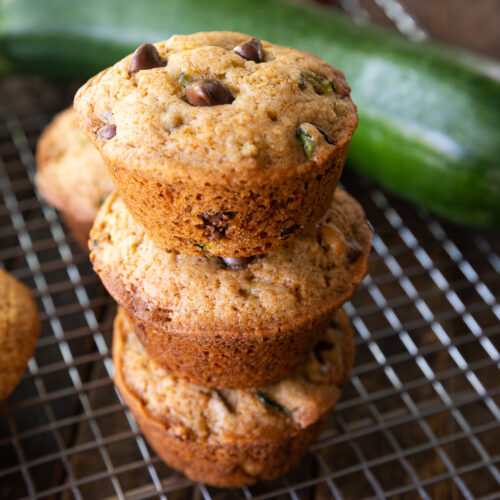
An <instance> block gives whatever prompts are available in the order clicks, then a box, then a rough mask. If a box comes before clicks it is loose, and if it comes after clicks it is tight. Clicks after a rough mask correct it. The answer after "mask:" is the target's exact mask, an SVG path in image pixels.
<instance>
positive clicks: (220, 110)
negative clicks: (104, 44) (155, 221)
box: [75, 32, 357, 184]
mask: <svg viewBox="0 0 500 500" xmlns="http://www.w3.org/2000/svg"><path fill="white" fill-rule="evenodd" d="M248 38H249V37H248V35H244V34H241V33H233V32H205V33H196V34H193V35H182V36H181V35H175V36H173V37H171V38H170V39H169V40H166V41H164V42H159V43H156V44H155V47H156V49H157V51H158V53H159V56H160V57H161V59H162V60H163V61H166V62H167V64H166V65H165V66H161V67H156V68H152V69H148V70H143V71H139V72H137V73H134V74H132V75H131V74H129V67H130V64H131V60H132V57H133V55H129V56H127V57H125V58H124V59H122V60H121V61H119V62H118V63H116V64H115V65H114V66H112V67H111V68H108V69H106V70H104V71H103V72H101V73H99V74H98V75H96V76H95V77H94V78H92V79H91V80H90V81H89V82H88V83H87V84H85V85H84V86H83V87H82V88H81V89H80V90H79V92H78V94H77V95H76V97H75V109H76V110H77V112H78V114H79V117H80V124H81V126H82V130H83V131H84V133H85V134H86V135H87V137H89V139H90V140H91V141H92V142H93V143H94V144H95V145H96V146H97V147H98V148H99V149H100V150H101V151H102V154H103V156H104V158H105V159H106V160H107V161H108V163H109V165H111V166H112V165H115V164H116V165H126V166H127V168H128V169H130V170H132V171H133V170H140V171H143V172H153V173H154V176H159V177H161V178H162V179H163V180H166V181H169V182H171V181H173V180H176V179H179V178H181V179H182V180H183V181H184V182H189V180H192V181H194V180H196V181H197V182H199V181H200V180H201V181H202V182H205V181H207V182H212V183H216V184H226V183H229V184H235V183H236V184H237V183H245V182H247V181H251V182H252V183H258V182H266V181H267V182H273V181H274V180H281V181H283V180H285V179H287V178H289V177H290V176H295V175H297V174H299V173H300V172H303V171H305V170H308V169H309V168H310V166H311V164H314V163H317V164H323V163H326V161H327V158H328V157H329V156H332V155H333V153H334V151H335V149H336V148H337V147H339V146H340V147H341V146H342V145H344V144H345V143H346V142H348V141H349V140H350V138H351V136H352V133H353V131H354V129H355V127H356V125H357V116H356V112H355V106H354V105H353V104H352V101H351V100H350V98H349V91H350V89H349V87H348V85H347V84H346V82H345V80H344V77H343V74H342V73H341V72H340V71H338V70H336V69H334V68H332V67H331V66H330V65H329V64H327V63H325V62H324V61H321V60H320V59H318V58H317V57H316V56H314V55H312V54H309V53H306V52H302V51H299V50H295V49H291V48H288V47H281V46H278V45H274V44H271V43H268V42H265V41H263V42H262V44H263V48H264V61H263V62H261V63H256V62H254V61H248V60H246V59H244V58H242V57H240V56H239V55H238V54H236V53H235V52H234V51H233V49H234V47H235V46H237V45H238V44H240V43H242V42H244V41H246V40H248ZM304 74H306V75H309V74H313V75H315V78H317V77H318V76H319V77H320V78H323V79H326V80H327V81H330V82H333V86H334V89H333V91H331V92H323V93H318V91H317V89H316V90H315V84H314V80H312V81H311V79H310V78H307V76H306V78H305V79H304ZM207 78H209V79H215V80H217V81H219V82H221V83H223V84H224V85H226V86H227V87H228V88H229V89H230V90H231V92H232V94H233V96H234V101H233V102H232V103H231V104H224V105H216V106H205V107H197V106H192V105H190V104H189V103H188V102H186V100H185V97H186V88H187V86H188V85H189V84H190V83H192V82H193V81H199V80H201V79H207ZM304 123H312V124H313V125H316V126H318V127H320V128H321V129H322V130H323V131H324V132H325V133H326V135H327V136H328V138H329V141H326V140H320V139H321V137H320V136H318V137H317V139H318V145H317V149H316V151H315V158H314V159H313V158H309V159H308V158H306V156H305V155H304V152H303V150H302V149H301V147H300V144H299V141H298V140H297V129H298V127H299V126H300V125H301V124H304ZM109 125H113V126H114V127H115V128H116V135H114V136H113V137H111V138H109V139H107V138H105V139H103V134H102V128H103V127H105V126H109ZM105 136H106V137H109V136H108V135H106V134H105ZM329 142H331V144H329Z"/></svg>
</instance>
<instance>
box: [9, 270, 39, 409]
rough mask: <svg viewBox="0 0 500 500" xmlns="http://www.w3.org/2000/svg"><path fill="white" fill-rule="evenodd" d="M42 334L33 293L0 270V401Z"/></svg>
mask: <svg viewBox="0 0 500 500" xmlns="http://www.w3.org/2000/svg"><path fill="white" fill-rule="evenodd" d="M39 333H40V320H39V317H38V311H37V308H36V304H35V302H34V300H33V297H32V296H31V292H30V291H29V290H28V288H26V286H25V285H23V284H22V283H20V282H19V281H17V280H16V279H15V278H14V277H13V276H11V275H10V274H9V273H7V272H6V271H4V270H3V269H0V401H2V400H4V399H5V398H7V396H9V394H10V393H11V392H12V391H13V390H14V388H15V387H16V386H17V384H18V383H19V381H20V380H21V377H22V375H23V373H24V370H25V369H26V366H27V364H28V360H29V358H30V357H31V356H32V355H33V352H34V350H35V343H36V339H37V337H38V334H39Z"/></svg>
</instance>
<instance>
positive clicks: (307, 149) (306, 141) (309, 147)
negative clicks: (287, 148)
mask: <svg viewBox="0 0 500 500" xmlns="http://www.w3.org/2000/svg"><path fill="white" fill-rule="evenodd" d="M297 139H298V140H299V142H300V145H301V147H302V150H303V151H304V155H305V156H306V158H307V159H309V158H311V156H312V155H313V154H314V150H315V149H316V144H314V139H313V138H312V137H311V136H310V135H309V134H308V133H307V132H306V131H305V130H304V129H303V128H302V127H299V128H298V129H297Z"/></svg>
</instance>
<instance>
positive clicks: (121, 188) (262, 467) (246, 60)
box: [75, 32, 371, 486]
mask: <svg viewBox="0 0 500 500" xmlns="http://www.w3.org/2000/svg"><path fill="white" fill-rule="evenodd" d="M75 109H76V111H77V113H78V115H79V120H80V126H81V128H82V130H83V132H84V134H85V135H86V136H87V137H88V138H89V139H90V141H91V142H92V143H93V144H94V145H95V146H96V147H97V149H98V150H99V151H100V153H101V155H102V157H103V160H104V162H105V164H106V166H107V168H108V170H109V173H110V174H111V177H112V179H113V181H114V184H115V185H116V187H117V190H116V191H115V192H113V193H112V194H111V195H110V196H109V197H108V199H107V200H106V201H105V202H104V204H103V206H102V207H101V209H100V211H99V212H98V215H97V218H96V220H95V223H94V226H93V229H92V231H91V235H90V250H91V260H92V262H93V264H94V268H95V270H96V271H97V273H98V274H99V276H100V277H101V279H102V281H103V283H104V285H105V286H106V288H107V289H108V290H109V292H110V293H111V295H112V296H113V297H114V298H115V299H116V300H117V302H118V303H119V304H120V306H121V307H120V309H119V311H118V314H117V318H116V321H115V329H114V339H113V359H114V363H115V382H116V385H117V387H118V389H119V391H120V393H121V395H122V397H123V399H124V401H125V402H126V404H127V405H128V406H129V407H130V409H131V410H132V412H133V414H134V416H135V418H136V419H137V422H138V424H139V426H140V427H141V429H142V431H143V433H144V434H145V436H146V437H147V438H148V439H149V441H150V443H151V445H152V446H153V447H154V448H155V449H156V450H157V452H158V453H159V455H160V456H161V457H162V458H163V459H164V460H165V461H166V462H167V463H169V464H170V465H172V466H173V467H175V468H177V469H180V470H182V471H184V472H185V473H186V474H187V475H188V476H189V477H190V478H192V479H195V480H199V481H203V482H206V483H210V484H213V485H217V486H242V485H246V484H250V483H252V482H254V481H255V480H256V479H266V478H274V477H276V476H278V475H280V474H282V473H284V472H285V471H286V470H288V469H289V468H290V467H292V466H293V465H295V464H296V463H297V462H298V461H299V459H300V458H301V456H302V455H303V453H304V452H305V451H306V449H307V447H308V446H309V444H310V443H311V441H312V440H313V439H314V438H315V436H316V435H317V433H318V431H319V429H320V426H321V424H322V423H323V422H324V421H325V419H326V417H327V415H328V412H329V410H330V409H331V408H332V407H333V405H334V403H335V402H336V401H337V399H338V398H339V396H340V393H341V389H342V387H343V385H344V384H345V382H346V381H347V379H348V376H349V372H350V369H351V366H352V362H353V356H354V346H353V339H352V331H351V329H350V327H349V323H348V320H347V318H346V316H345V314H344V313H343V312H342V311H341V310H339V308H340V306H341V305H342V303H343V302H344V301H345V300H347V299H348V298H349V296H350V295H351V294H352V293H353V292H354V290H355V288H356V287H357V286H358V285H359V283H360V282H361V280H362V278H363V276H364V274H365V272H366V267H367V261H368V254H369V249H370V239H371V231H370V229H369V228H368V226H367V224H366V221H365V217H364V214H363V211H362V209H361V208H360V206H359V205H358V204H357V202H356V201H355V200H354V199H352V198H351V197H350V196H349V195H347V194H346V193H345V192H344V191H342V190H341V189H337V190H336V191H335V187H336V185H337V182H338V179H339V177H340V174H341V171H342V167H343V163H344V160H345V156H346V153H347V148H348V145H349V141H350V139H351V136H352V134H353V132H354V129H355V127H356V125H357V115H356V108H355V106H354V105H353V103H352V101H351V100H350V98H349V87H348V85H347V84H346V82H345V80H344V78H343V75H342V73H341V72H340V71H338V70H335V69H334V68H332V67H331V66H329V65H328V64H326V63H325V62H323V61H321V60H319V59H318V58H316V57H315V56H313V55H311V54H307V53H304V52H300V51H297V50H293V49H290V48H285V47H280V46H277V45H272V44H270V43H266V42H261V41H260V40H257V39H255V38H252V39H249V37H248V36H246V35H242V34H238V33H230V32H211V33H199V34H195V35H190V36H174V37H172V38H170V39H169V40H168V41H166V42H160V43H157V44H155V45H154V46H153V45H149V44H146V45H143V46H141V47H139V48H138V49H137V50H136V51H135V53H134V54H132V55H130V56H128V57H126V58H125V59H123V60H122V61H120V62H118V63H117V64H115V65H114V66H113V67H111V68H108V69H106V70H105V71H103V72H101V73H100V74H99V75H97V76H95V77H94V78H92V79H91V80H90V81H89V82H88V83H87V84H86V85H84V86H83V87H82V88H81V89H80V91H79V92H78V94H77V96H76V98H75Z"/></svg>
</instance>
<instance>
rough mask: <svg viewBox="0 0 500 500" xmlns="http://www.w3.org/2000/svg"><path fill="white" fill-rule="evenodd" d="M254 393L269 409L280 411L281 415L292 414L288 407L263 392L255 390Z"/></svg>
mask: <svg viewBox="0 0 500 500" xmlns="http://www.w3.org/2000/svg"><path fill="white" fill-rule="evenodd" d="M255 395H256V396H257V399H258V400H259V401H260V402H261V403H263V404H264V405H266V406H267V407H268V408H269V409H271V410H274V411H277V412H278V413H282V414H283V415H286V416H287V417H290V416H291V415H292V412H291V411H290V410H289V409H288V408H285V407H284V406H282V405H280V404H279V403H277V402H276V401H274V399H271V398H270V397H269V396H267V395H266V394H264V393H263V392H260V391H256V392H255Z"/></svg>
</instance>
